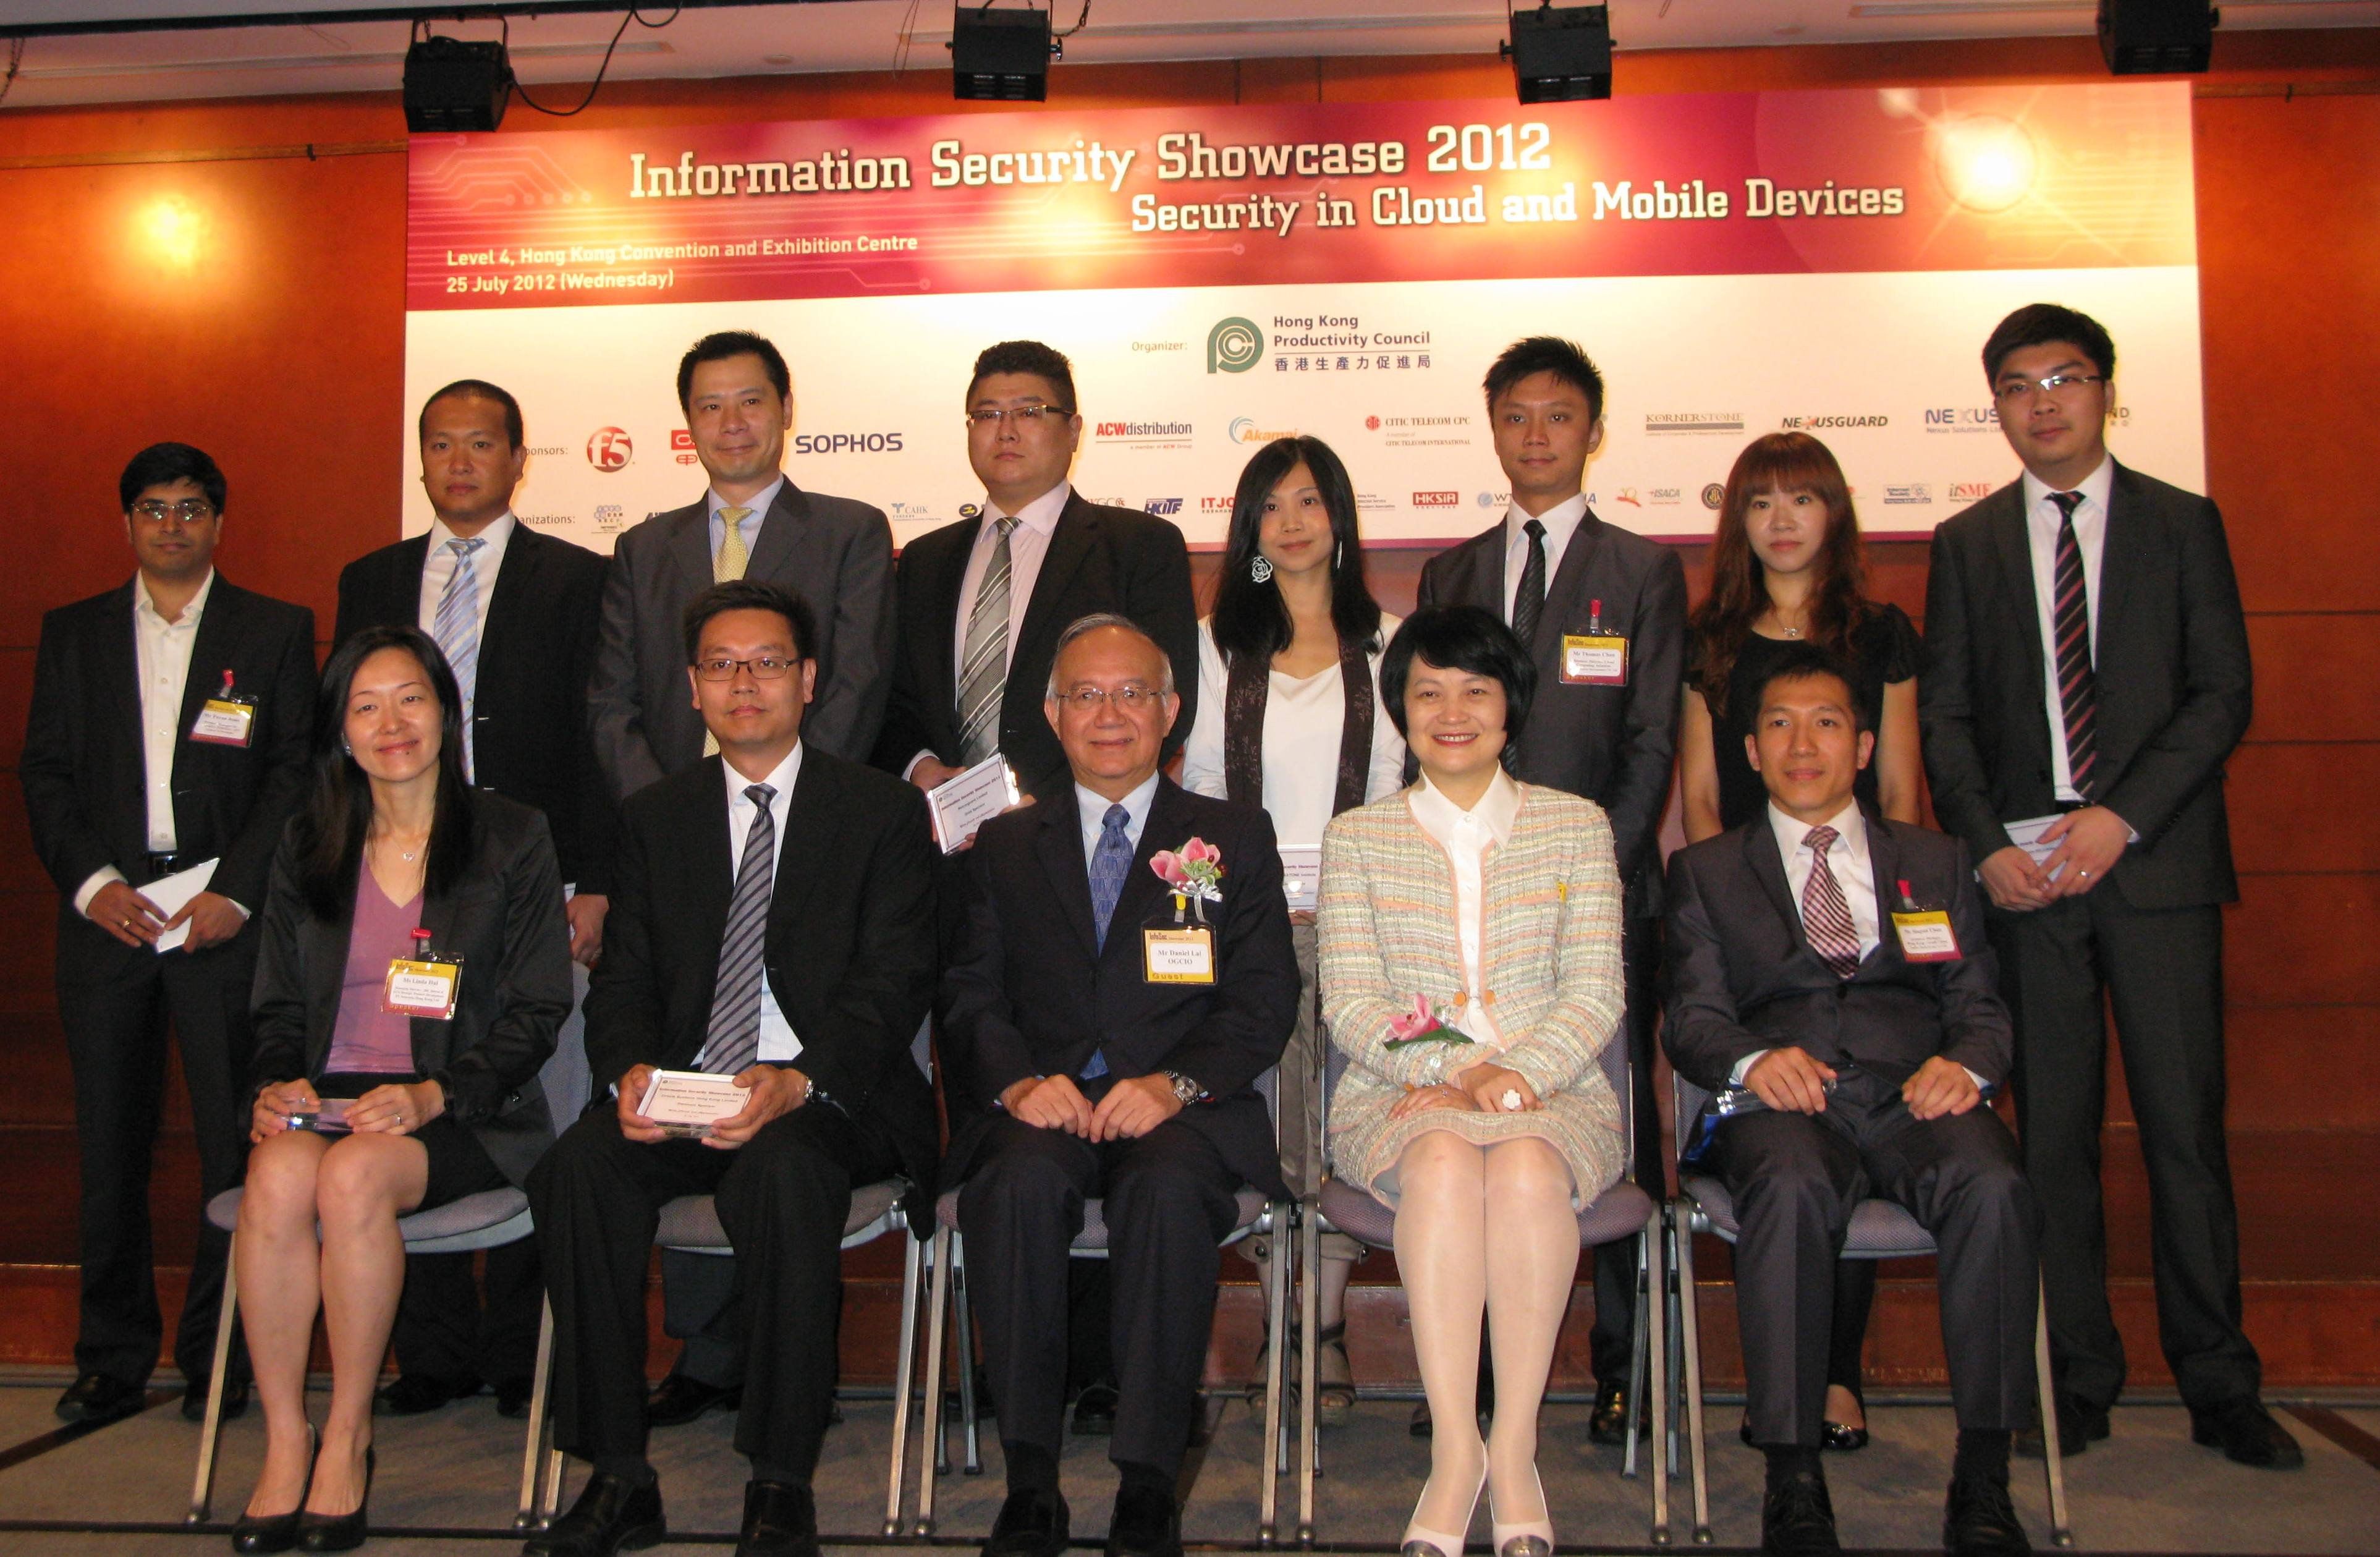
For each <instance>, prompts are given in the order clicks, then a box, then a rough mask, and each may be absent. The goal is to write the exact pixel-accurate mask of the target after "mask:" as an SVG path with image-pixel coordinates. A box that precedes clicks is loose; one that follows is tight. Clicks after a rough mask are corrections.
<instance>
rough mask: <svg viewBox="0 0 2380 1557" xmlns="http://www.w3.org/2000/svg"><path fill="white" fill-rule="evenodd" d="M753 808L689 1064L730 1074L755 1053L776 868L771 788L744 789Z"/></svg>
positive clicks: (774, 794)
mask: <svg viewBox="0 0 2380 1557" xmlns="http://www.w3.org/2000/svg"><path fill="white" fill-rule="evenodd" d="M744 797H745V798H746V799H747V800H749V801H751V802H752V804H753V806H754V807H755V808H756V809H755V813H754V815H753V818H752V829H751V831H750V832H748V833H745V835H744V862H743V863H742V864H741V865H739V866H738V867H737V868H736V870H735V896H734V897H733V898H731V899H730V900H729V902H728V905H727V933H726V934H725V935H724V936H722V938H721V940H720V943H719V980H718V982H717V983H716V984H714V985H713V986H712V987H711V994H710V1031H709V1033H708V1035H707V1036H706V1037H705V1038H704V1039H703V1042H702V1052H701V1053H700V1054H698V1055H697V1056H696V1057H695V1061H694V1068H695V1069H697V1070H700V1071H709V1072H710V1073H712V1074H713V1075H717V1076H735V1075H738V1074H740V1073H742V1072H743V1071H746V1070H747V1069H749V1068H750V1067H751V1064H752V1062H753V1061H755V1060H756V1059H758V1058H759V1054H760V956H761V954H762V953H763V952H764V951H765V950H767V946H768V938H769V895H770V890H771V887H773V886H774V885H775V882H776V872H777V862H776V856H777V822H776V819H775V818H774V817H773V816H771V814H770V811H769V802H770V801H771V800H773V799H775V798H776V797H777V792H776V790H775V789H774V788H773V787H772V786H771V785H765V784H756V785H752V786H751V787H750V788H748V789H747V790H745V791H744Z"/></svg>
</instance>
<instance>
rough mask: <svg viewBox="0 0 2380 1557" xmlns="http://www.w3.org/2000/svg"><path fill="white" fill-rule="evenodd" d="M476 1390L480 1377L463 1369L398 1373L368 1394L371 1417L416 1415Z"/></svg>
mask: <svg viewBox="0 0 2380 1557" xmlns="http://www.w3.org/2000/svg"><path fill="white" fill-rule="evenodd" d="M478 1393H480V1381H479V1380H477V1379H475V1378H473V1377H472V1376H471V1375H469V1374H468V1373H466V1374H464V1375H462V1376H461V1377H459V1378H456V1377H450V1376H448V1375H446V1374H443V1373H400V1374H398V1375H397V1376H396V1377H395V1379H392V1380H390V1381H388V1382H387V1383H385V1384H383V1385H382V1386H381V1387H380V1391H379V1393H376V1394H374V1395H373V1396H372V1415H373V1416H375V1417H419V1416H420V1415H422V1414H423V1413H424V1412H429V1411H435V1410H437V1409H438V1408H439V1407H440V1406H442V1405H445V1404H446V1403H447V1402H449V1401H455V1400H468V1399H469V1398H470V1397H471V1396H473V1395H475V1394H478Z"/></svg>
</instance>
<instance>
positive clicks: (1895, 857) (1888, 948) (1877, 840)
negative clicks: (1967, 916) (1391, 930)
mask: <svg viewBox="0 0 2380 1557" xmlns="http://www.w3.org/2000/svg"><path fill="white" fill-rule="evenodd" d="M1860 821H1861V823H1862V824H1863V825H1864V826H1865V827H1866V829H1867V864H1868V874H1869V876H1870V878H1871V880H1872V882H1873V884H1874V885H1875V888H1876V950H1875V951H1874V952H1871V953H1869V954H1868V955H1866V956H1864V957H1863V958H1861V959H1860V966H1861V967H1863V968H1865V967H1868V966H1869V965H1871V964H1873V963H1877V962H1881V961H1883V960H1884V958H1885V956H1886V955H1887V954H1893V955H1898V953H1899V952H1900V936H1899V935H1898V934H1897V933H1896V932H1895V931H1894V930H1893V928H1892V915H1893V911H1894V910H1895V909H1897V908H1899V907H1900V842H1899V841H1898V840H1897V839H1895V838H1894V837H1893V835H1892V828H1891V825H1890V824H1889V823H1888V822H1887V821H1885V820H1884V819H1883V818H1882V817H1880V816H1877V815H1876V813H1874V812H1873V811H1869V810H1866V809H1862V810H1861V812H1860ZM1945 906H1948V905H1945Z"/></svg>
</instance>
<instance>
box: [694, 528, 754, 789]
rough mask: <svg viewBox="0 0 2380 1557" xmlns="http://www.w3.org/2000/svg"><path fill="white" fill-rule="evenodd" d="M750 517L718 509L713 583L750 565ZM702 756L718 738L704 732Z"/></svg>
mask: <svg viewBox="0 0 2380 1557" xmlns="http://www.w3.org/2000/svg"><path fill="white" fill-rule="evenodd" d="M750 517H752V510H751V509H749V508H735V507H730V508H722V509H720V510H719V554H718V555H717V556H715V557H713V558H711V559H710V581H711V582H712V583H714V584H724V583H727V582H729V581H730V580H732V579H736V578H743V577H744V570H745V569H746V568H747V567H748V566H751V563H752V553H751V552H750V551H749V550H747V548H746V546H745V544H744V521H745V520H746V519H748V518H750ZM702 754H703V755H704V756H705V757H716V756H718V755H719V737H718V736H714V735H712V734H710V732H709V731H705V732H704V733H703V736H702Z"/></svg>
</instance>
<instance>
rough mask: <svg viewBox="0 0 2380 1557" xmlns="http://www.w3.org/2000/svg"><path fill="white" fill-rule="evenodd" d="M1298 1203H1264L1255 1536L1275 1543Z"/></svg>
mask: <svg viewBox="0 0 2380 1557" xmlns="http://www.w3.org/2000/svg"><path fill="white" fill-rule="evenodd" d="M1294 1203H1295V1202H1293V1201H1290V1200H1276V1201H1274V1202H1273V1203H1272V1204H1271V1205H1269V1206H1267V1207H1266V1208H1265V1216H1266V1218H1267V1220H1268V1224H1269V1227H1270V1228H1271V1234H1270V1236H1269V1241H1268V1242H1267V1244H1266V1246H1265V1265H1266V1267H1267V1271H1268V1274H1269V1277H1270V1291H1269V1294H1268V1295H1267V1300H1266V1303H1265V1382H1264V1392H1265V1401H1264V1473H1263V1474H1264V1480H1263V1483H1262V1485H1263V1488H1264V1491H1263V1493H1262V1495H1260V1496H1259V1497H1258V1498H1257V1544H1259V1545H1262V1546H1270V1545H1271V1544H1272V1543H1273V1535H1274V1531H1275V1529H1276V1528H1277V1526H1276V1519H1277V1517H1278V1515H1279V1512H1280V1508H1281V1473H1282V1472H1283V1471H1284V1470H1286V1469H1288V1468H1289V1467H1288V1466H1287V1465H1286V1463H1285V1462H1286V1461H1287V1459H1288V1457H1289V1456H1288V1450H1289V1443H1288V1441H1287V1440H1286V1439H1285V1438H1283V1437H1282V1436H1281V1428H1282V1422H1281V1376H1282V1372H1283V1368H1282V1363H1281V1348H1282V1347H1283V1346H1284V1345H1286V1344H1288V1341H1289V1335H1288V1331H1289V1285H1288V1283H1289V1281H1290V1278H1291V1274H1292V1266H1293V1260H1292V1259H1291V1255H1290V1247H1289V1246H1290V1240H1291V1239H1292V1238H1293V1237H1294V1236H1296V1229H1295V1228H1293V1226H1292V1225H1291V1216H1290V1207H1291V1206H1292V1205H1293V1204H1294ZM1306 1279H1307V1280H1308V1281H1309V1282H1311V1281H1312V1279H1313V1278H1312V1276H1311V1275H1310V1274H1309V1275H1308V1276H1307V1278H1306Z"/></svg>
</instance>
